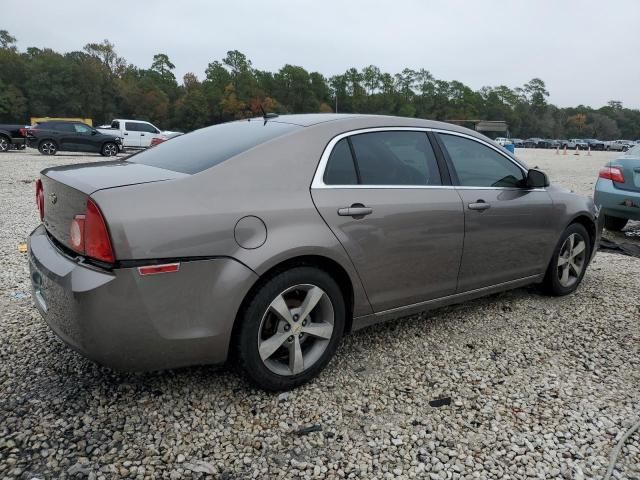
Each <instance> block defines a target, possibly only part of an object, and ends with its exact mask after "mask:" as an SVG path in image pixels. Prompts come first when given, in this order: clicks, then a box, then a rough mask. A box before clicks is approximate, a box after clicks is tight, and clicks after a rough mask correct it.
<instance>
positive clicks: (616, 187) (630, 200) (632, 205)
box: [594, 145, 640, 231]
mask: <svg viewBox="0 0 640 480" xmlns="http://www.w3.org/2000/svg"><path fill="white" fill-rule="evenodd" d="M594 201H595V203H596V205H598V206H600V207H601V208H602V214H603V215H604V226H605V228H606V229H607V230H613V231H620V230H622V229H623V228H624V227H625V225H626V224H627V222H628V221H629V220H640V145H637V146H635V147H633V148H631V149H630V150H629V151H628V152H626V153H625V154H624V155H621V156H620V157H618V158H616V159H615V160H611V161H610V162H608V163H607V164H606V165H605V166H604V167H602V169H601V170H600V173H599V175H598V181H597V182H596V186H595V192H594Z"/></svg>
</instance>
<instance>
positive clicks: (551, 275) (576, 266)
mask: <svg viewBox="0 0 640 480" xmlns="http://www.w3.org/2000/svg"><path fill="white" fill-rule="evenodd" d="M590 258H591V240H590V238H589V233H588V232H587V229H586V228H584V226H582V225H581V224H579V223H572V224H571V225H569V226H568V227H567V228H566V229H565V231H564V232H562V235H561V236H560V240H559V241H558V245H557V246H556V248H555V250H554V251H553V255H552V257H551V262H550V263H549V267H548V268H547V273H546V274H545V277H544V281H543V287H544V290H545V291H546V292H547V293H548V294H549V295H553V296H555V297H559V296H563V295H568V294H570V293H573V292H574V291H575V290H576V288H578V286H579V285H580V283H581V282H582V279H583V278H584V274H585V272H586V271H587V266H588V265H589V260H590Z"/></svg>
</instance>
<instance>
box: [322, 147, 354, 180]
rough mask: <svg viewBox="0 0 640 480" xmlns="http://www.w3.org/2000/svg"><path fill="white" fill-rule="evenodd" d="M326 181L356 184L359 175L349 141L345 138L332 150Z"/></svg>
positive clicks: (325, 172)
mask: <svg viewBox="0 0 640 480" xmlns="http://www.w3.org/2000/svg"><path fill="white" fill-rule="evenodd" d="M324 183H325V184H326V185H356V184H357V183H358V175H357V174H356V167H355V164H354V163H353V157H352V156H351V149H350V148H349V142H348V141H347V139H346V138H343V139H342V140H340V141H339V142H338V143H336V145H335V147H333V150H332V151H331V156H330V157H329V161H328V162H327V168H326V170H325V171H324Z"/></svg>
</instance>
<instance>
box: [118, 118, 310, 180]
mask: <svg viewBox="0 0 640 480" xmlns="http://www.w3.org/2000/svg"><path fill="white" fill-rule="evenodd" d="M300 128H303V127H300V126H298V125H292V124H289V123H277V122H267V123H266V124H265V122H264V120H262V119H261V118H260V119H252V120H250V121H249V120H240V121H237V122H229V123H223V124H221V125H214V126H213V127H207V128H203V129H201V130H196V131H195V132H191V133H189V134H187V135H182V136H179V137H175V138H172V139H171V140H168V141H166V142H163V143H161V144H159V145H157V146H155V147H153V148H149V149H148V150H145V151H143V152H140V153H139V154H137V155H134V156H132V157H130V158H129V160H128V161H130V162H134V163H142V164H144V165H150V166H152V167H158V168H164V169H166V170H173V171H174V172H180V173H187V174H194V173H198V172H202V171H203V170H206V169H208V168H211V167H213V166H215V165H218V164H219V163H222V162H224V161H225V160H228V159H229V158H231V157H233V156H235V155H238V154H239V153H242V152H244V151H246V150H249V149H250V148H253V147H255V146H256V145H260V144H261V143H265V142H268V141H269V140H272V139H274V138H276V137H279V136H281V135H284V134H286V133H289V132H292V131H294V130H297V129H300Z"/></svg>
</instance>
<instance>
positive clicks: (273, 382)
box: [235, 266, 346, 391]
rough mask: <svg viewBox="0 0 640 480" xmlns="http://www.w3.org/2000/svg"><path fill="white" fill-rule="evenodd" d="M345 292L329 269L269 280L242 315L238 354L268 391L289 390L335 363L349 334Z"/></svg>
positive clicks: (307, 269) (299, 269) (293, 272)
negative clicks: (328, 271)
mask: <svg viewBox="0 0 640 480" xmlns="http://www.w3.org/2000/svg"><path fill="white" fill-rule="evenodd" d="M345 317H346V309H345V303H344V298H343V296H342V292H341V291H340V287H339V286H338V284H337V283H336V282H335V280H333V278H332V277H331V276H330V275H329V274H328V273H326V272H325V271H323V270H320V269H317V268H313V267H306V266H305V267H302V266H301V267H295V268H292V269H291V270H287V271H284V272H282V273H279V274H277V275H275V276H274V277H272V278H271V279H269V280H268V281H266V282H265V283H264V284H263V285H262V286H260V287H259V289H258V290H257V291H256V292H255V293H254V294H253V297H252V298H251V299H250V301H249V303H248V304H247V306H246V308H244V310H243V311H242V313H241V315H240V318H239V319H238V321H239V322H240V324H239V327H238V331H237V333H236V338H235V354H236V355H237V357H238V360H239V365H240V367H241V368H242V370H243V371H244V374H245V375H246V377H247V378H248V379H249V381H251V383H253V384H254V385H256V386H258V387H259V388H262V389H264V390H270V391H278V390H289V389H292V388H294V387H297V386H299V385H302V384H303V383H306V382H308V381H309V380H311V379H312V378H314V377H315V376H316V375H318V373H320V371H321V370H322V369H323V368H324V367H325V366H326V365H327V363H329V361H330V360H331V358H332V357H333V355H334V354H335V351H336V349H337V347H338V344H339V343H340V339H341V338H342V334H343V332H344V325H345Z"/></svg>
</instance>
